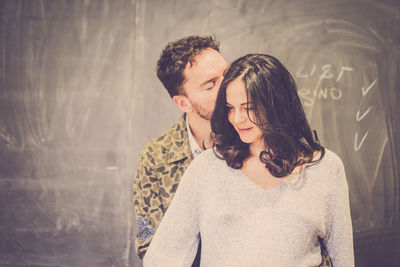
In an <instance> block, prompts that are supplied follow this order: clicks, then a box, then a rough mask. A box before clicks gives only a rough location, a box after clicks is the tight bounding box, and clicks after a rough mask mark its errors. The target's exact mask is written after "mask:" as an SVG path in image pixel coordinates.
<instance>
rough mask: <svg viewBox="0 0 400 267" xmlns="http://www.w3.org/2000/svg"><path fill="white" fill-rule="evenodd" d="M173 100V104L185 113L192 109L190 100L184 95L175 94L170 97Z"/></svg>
mask: <svg viewBox="0 0 400 267" xmlns="http://www.w3.org/2000/svg"><path fill="white" fill-rule="evenodd" d="M172 99H173V100H174V102H175V105H177V106H178V108H179V109H180V110H182V111H183V112H185V113H190V112H192V111H193V106H192V103H191V102H190V100H189V99H188V98H187V97H186V96H184V95H176V96H174V97H173V98H172Z"/></svg>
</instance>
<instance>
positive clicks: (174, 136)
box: [140, 117, 190, 164]
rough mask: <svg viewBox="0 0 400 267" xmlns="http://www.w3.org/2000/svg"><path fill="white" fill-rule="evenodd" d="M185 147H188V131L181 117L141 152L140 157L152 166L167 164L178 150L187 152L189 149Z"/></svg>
mask: <svg viewBox="0 0 400 267" xmlns="http://www.w3.org/2000/svg"><path fill="white" fill-rule="evenodd" d="M185 146H188V137H187V129H186V124H185V119H184V118H183V117H181V118H180V119H179V120H178V121H177V122H176V123H175V124H174V125H173V126H172V127H171V128H169V129H168V130H167V131H166V132H164V133H163V134H162V135H160V136H158V137H156V138H153V139H152V140H151V141H149V142H148V143H147V144H146V145H145V146H144V147H143V149H142V150H141V152H140V156H141V157H143V158H144V159H146V160H147V161H150V163H152V164H156V163H157V162H160V161H161V162H166V161H168V160H169V159H170V157H171V156H173V155H174V154H176V153H177V152H178V150H182V151H180V152H186V151H187V150H188V148H186V147H185ZM189 149H190V148H189Z"/></svg>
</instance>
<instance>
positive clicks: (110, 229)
mask: <svg viewBox="0 0 400 267" xmlns="http://www.w3.org/2000/svg"><path fill="white" fill-rule="evenodd" d="M0 3H1V15H0V19H1V30H0V31H1V41H0V43H1V44H0V45H1V49H0V51H1V52H0V53H1V63H0V64H1V65H0V69H1V92H0V214H1V215H0V240H1V246H0V266H128V265H129V262H131V266H132V263H133V262H135V261H136V263H134V265H133V266H135V264H136V265H137V264H138V259H137V258H135V257H133V256H132V255H134V254H132V255H130V249H131V248H132V241H131V240H132V237H131V236H133V235H134V234H133V232H132V231H133V230H134V227H133V225H134V220H133V217H132V216H133V208H132V204H131V190H130V188H131V184H132V176H133V173H134V162H133V156H132V155H133V154H134V153H135V154H136V153H137V151H135V152H134V151H133V149H132V139H133V138H134V134H133V126H134V123H133V116H132V115H133V109H132V107H133V104H132V103H133V102H134V96H133V95H132V86H133V77H134V70H133V65H134V64H133V61H134V54H133V51H134V40H135V17H134V16H135V3H134V2H132V1H129V0H115V1H69V0H65V1H60V0H56V1H13V0H11V1H1V2H0Z"/></svg>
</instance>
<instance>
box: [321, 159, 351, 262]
mask: <svg viewBox="0 0 400 267" xmlns="http://www.w3.org/2000/svg"><path fill="white" fill-rule="evenodd" d="M338 160H339V161H338V164H337V168H336V170H335V171H334V172H335V173H333V176H334V177H335V179H333V181H332V184H331V185H330V186H331V188H330V194H329V196H328V208H329V214H330V217H329V218H330V224H329V225H330V228H329V232H328V236H327V238H326V239H325V244H326V247H327V250H328V252H329V256H330V257H331V260H332V264H333V266H335V267H353V266H354V249H353V229H352V224H351V215H350V202H349V189H348V185H347V180H346V175H345V171H344V166H343V163H342V161H341V160H340V159H339V158H338Z"/></svg>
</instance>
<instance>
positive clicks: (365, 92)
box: [361, 79, 378, 96]
mask: <svg viewBox="0 0 400 267" xmlns="http://www.w3.org/2000/svg"><path fill="white" fill-rule="evenodd" d="M377 81H378V79H375V81H373V82H372V83H371V85H370V86H368V88H367V89H364V87H361V90H362V95H363V96H365V95H366V94H368V92H369V90H371V88H372V87H373V86H374V85H375V84H376V82H377Z"/></svg>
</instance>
